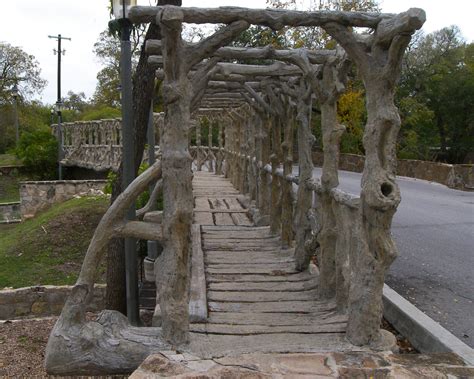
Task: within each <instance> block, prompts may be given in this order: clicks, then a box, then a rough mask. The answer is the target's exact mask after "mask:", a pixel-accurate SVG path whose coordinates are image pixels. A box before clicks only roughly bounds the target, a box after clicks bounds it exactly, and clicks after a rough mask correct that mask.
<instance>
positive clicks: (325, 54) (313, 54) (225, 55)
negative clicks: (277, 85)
mask: <svg viewBox="0 0 474 379" xmlns="http://www.w3.org/2000/svg"><path fill="white" fill-rule="evenodd" d="M161 46H162V44H161V41H160V40H148V41H146V46H145V50H146V52H147V54H149V55H150V58H149V60H148V62H149V63H153V64H163V59H162V58H161V57H160V56H161V51H162V48H161ZM298 55H299V56H302V55H306V56H307V57H308V60H309V62H310V63H312V64H323V63H325V62H326V61H327V60H328V58H331V57H334V56H335V55H336V50H308V49H303V48H301V49H292V50H277V49H275V48H274V47H273V46H270V45H269V46H265V47H230V46H226V47H221V48H220V49H218V50H216V51H215V52H214V54H213V56H214V57H217V58H221V59H276V60H282V61H288V60H289V59H291V58H292V57H294V56H298Z"/></svg>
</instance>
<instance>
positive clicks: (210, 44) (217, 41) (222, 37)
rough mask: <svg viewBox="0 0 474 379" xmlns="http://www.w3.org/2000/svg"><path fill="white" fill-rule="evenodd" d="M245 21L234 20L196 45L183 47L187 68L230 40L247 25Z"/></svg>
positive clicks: (209, 55) (210, 54)
mask: <svg viewBox="0 0 474 379" xmlns="http://www.w3.org/2000/svg"><path fill="white" fill-rule="evenodd" d="M249 26H250V25H249V23H247V22H246V21H241V20H239V21H234V22H232V23H231V24H230V25H227V26H225V27H223V28H222V29H220V30H218V31H217V32H215V33H214V34H213V35H211V36H210V37H208V38H206V39H204V40H203V41H201V42H199V43H198V44H196V45H191V46H187V47H185V48H184V50H185V54H186V56H187V59H186V64H187V68H188V70H189V69H191V67H193V66H194V65H196V64H197V63H199V62H201V61H202V60H203V59H205V58H208V57H211V56H212V55H213V54H214V53H215V51H216V50H217V49H219V48H220V47H222V46H224V45H227V44H228V43H230V42H232V41H233V40H234V39H235V37H237V36H238V35H239V34H240V33H242V32H243V31H245V30H246V29H247V28H248V27H249Z"/></svg>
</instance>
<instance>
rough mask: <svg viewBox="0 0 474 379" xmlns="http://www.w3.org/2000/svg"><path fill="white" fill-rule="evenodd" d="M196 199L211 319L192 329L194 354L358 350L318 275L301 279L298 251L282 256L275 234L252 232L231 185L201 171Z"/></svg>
mask: <svg viewBox="0 0 474 379" xmlns="http://www.w3.org/2000/svg"><path fill="white" fill-rule="evenodd" d="M193 193H194V201H195V210H194V223H195V224H199V225H200V231H201V238H200V239H199V241H200V244H201V246H199V248H200V249H202V252H203V259H204V271H205V285H206V297H207V310H208V317H207V320H205V321H200V322H196V323H193V324H191V325H190V329H191V331H192V332H193V333H192V335H193V336H192V341H191V344H192V345H194V348H193V350H195V349H198V350H199V351H201V353H202V355H203V356H205V355H212V356H215V355H221V354H231V353H236V354H237V353H242V352H251V351H287V352H301V351H327V350H328V349H329V350H339V351H341V350H347V349H351V348H352V349H353V348H354V347H353V346H352V345H350V344H349V343H347V342H345V337H344V336H345V330H346V325H347V317H346V316H345V315H340V314H338V313H337V312H336V307H335V304H334V303H330V302H325V301H319V300H318V294H317V287H318V278H317V276H316V275H314V274H310V273H309V272H303V273H300V272H297V271H296V270H295V265H294V260H293V258H292V254H293V250H291V249H290V250H282V248H281V241H280V239H279V237H276V236H272V235H271V234H270V229H269V227H255V226H253V225H252V222H251V220H250V219H249V218H248V216H247V210H246V209H245V208H244V207H242V205H241V204H240V203H239V201H238V200H237V198H238V196H239V192H238V191H237V190H235V188H234V187H233V186H232V184H231V183H230V181H229V180H227V179H225V178H224V177H222V176H216V175H214V174H212V173H208V172H202V171H201V172H195V174H194V179H193ZM196 226H197V225H196ZM196 226H195V227H196ZM193 248H196V247H193ZM264 341H265V342H264Z"/></svg>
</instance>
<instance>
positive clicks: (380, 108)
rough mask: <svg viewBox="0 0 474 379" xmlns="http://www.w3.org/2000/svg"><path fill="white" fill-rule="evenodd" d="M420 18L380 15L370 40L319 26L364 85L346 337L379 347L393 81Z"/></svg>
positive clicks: (390, 196) (391, 254) (390, 203)
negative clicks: (357, 244)
mask: <svg viewBox="0 0 474 379" xmlns="http://www.w3.org/2000/svg"><path fill="white" fill-rule="evenodd" d="M425 19H426V16H425V13H424V11H422V10H421V9H414V8H413V9H410V10H409V11H407V12H404V13H401V14H399V15H397V16H396V17H394V18H392V19H388V20H383V21H381V22H380V23H379V24H378V26H377V29H376V32H375V35H374V37H373V39H372V40H371V45H370V46H363V45H362V44H360V43H359V40H358V39H357V36H356V35H355V34H354V33H353V32H352V31H351V30H349V29H347V28H345V27H343V26H341V25H339V24H335V23H330V24H328V25H326V26H325V29H326V30H327V31H328V33H330V34H331V35H332V36H334V37H335V38H336V40H337V41H338V42H339V43H340V44H341V45H342V47H344V49H345V50H346V52H347V53H348V54H349V56H350V57H351V58H352V59H353V61H354V62H355V64H356V65H357V68H358V70H359V73H360V74H361V76H362V79H363V81H364V85H365V88H366V103H367V124H366V127H365V132H364V140H363V143H364V148H365V152H366V160H365V167H364V173H363V176H362V191H361V208H360V220H361V223H360V249H359V250H358V251H357V254H356V255H355V256H354V257H352V258H353V259H352V261H351V265H352V267H353V280H352V282H351V288H350V294H349V322H348V327H347V337H348V338H349V340H350V341H351V342H352V343H354V344H356V345H368V344H370V345H371V346H372V347H374V348H379V347H380V348H383V347H384V345H386V344H387V341H385V339H386V338H387V333H385V332H382V331H381V330H380V320H381V317H382V291H383V285H384V280H385V273H386V271H387V270H388V268H389V267H390V265H391V264H392V262H393V261H394V259H395V258H396V256H397V249H396V247H395V243H394V242H393V240H392V237H391V232H390V229H391V224H392V218H393V215H394V213H395V211H396V209H397V206H398V204H399V202H400V190H399V188H398V185H397V183H396V181H395V170H396V159H397V158H396V142H397V135H398V131H399V128H400V116H399V114H398V110H397V108H396V106H395V104H394V93H395V84H396V82H397V80H398V77H399V74H400V70H401V62H402V57H403V54H404V51H405V49H406V47H407V46H408V44H409V42H410V39H411V35H412V34H413V33H414V32H415V30H416V29H420V28H421V26H422V25H423V23H424V22H425ZM367 50H369V51H370V53H368V52H367ZM392 339H393V337H392ZM392 342H393V341H392Z"/></svg>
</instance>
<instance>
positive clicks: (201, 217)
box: [193, 212, 214, 225]
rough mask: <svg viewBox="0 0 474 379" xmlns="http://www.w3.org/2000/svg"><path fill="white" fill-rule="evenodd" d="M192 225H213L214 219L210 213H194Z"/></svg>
mask: <svg viewBox="0 0 474 379" xmlns="http://www.w3.org/2000/svg"><path fill="white" fill-rule="evenodd" d="M193 223H194V224H199V225H214V218H213V217H212V213H204V212H199V213H194V215H193Z"/></svg>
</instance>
